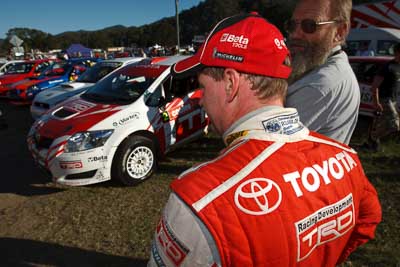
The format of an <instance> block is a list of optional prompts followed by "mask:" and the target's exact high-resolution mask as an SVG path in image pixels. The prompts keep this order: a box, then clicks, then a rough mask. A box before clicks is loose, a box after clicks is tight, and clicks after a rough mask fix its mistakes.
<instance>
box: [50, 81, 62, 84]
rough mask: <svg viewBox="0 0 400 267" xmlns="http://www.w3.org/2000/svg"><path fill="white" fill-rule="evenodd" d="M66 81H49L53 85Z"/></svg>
mask: <svg viewBox="0 0 400 267" xmlns="http://www.w3.org/2000/svg"><path fill="white" fill-rule="evenodd" d="M63 81H64V80H54V81H49V84H53V83H59V82H63Z"/></svg>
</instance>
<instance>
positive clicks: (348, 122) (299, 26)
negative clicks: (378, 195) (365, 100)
mask: <svg viewBox="0 0 400 267" xmlns="http://www.w3.org/2000/svg"><path fill="white" fill-rule="evenodd" d="M351 8H352V2H351V0H335V1H333V0H301V1H298V3H297V6H296V8H295V10H294V12H293V16H292V18H291V19H290V20H289V21H288V22H287V23H286V25H285V26H286V31H287V32H288V47H289V50H290V52H291V55H292V68H293V71H292V74H291V76H290V79H289V84H290V86H289V89H288V96H287V98H286V105H287V106H288V107H295V108H296V109H297V110H298V112H299V114H300V118H301V120H302V122H303V123H304V124H305V125H306V126H307V127H309V128H310V129H311V130H313V131H317V132H319V133H321V134H324V135H326V136H329V137H331V138H333V139H335V140H338V141H340V142H343V143H346V144H348V143H349V142H350V138H351V135H352V133H353V131H354V128H355V126H356V123H357V117H358V107H359V104H360V89H359V86H358V83H357V79H356V77H355V75H354V72H353V70H352V69H351V67H350V64H349V62H348V57H347V55H346V53H345V52H344V51H342V50H341V45H342V44H344V42H345V39H346V36H347V34H348V31H349V27H350V13H351Z"/></svg>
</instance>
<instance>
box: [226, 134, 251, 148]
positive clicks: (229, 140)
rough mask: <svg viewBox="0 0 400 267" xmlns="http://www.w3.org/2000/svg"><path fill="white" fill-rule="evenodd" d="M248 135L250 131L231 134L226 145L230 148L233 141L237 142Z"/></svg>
mask: <svg viewBox="0 0 400 267" xmlns="http://www.w3.org/2000/svg"><path fill="white" fill-rule="evenodd" d="M248 133H249V131H240V132H236V133H233V134H230V135H228V136H227V137H226V138H225V143H226V144H228V146H229V145H230V144H231V143H232V142H233V141H235V140H236V139H238V138H239V137H242V136H246V135H247V134H248Z"/></svg>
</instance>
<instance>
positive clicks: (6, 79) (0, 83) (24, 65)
mask: <svg viewBox="0 0 400 267" xmlns="http://www.w3.org/2000/svg"><path fill="white" fill-rule="evenodd" d="M53 61H54V60H50V59H39V60H27V61H24V62H20V63H17V64H15V65H14V66H12V67H11V68H10V69H8V70H7V72H6V73H5V74H4V75H2V76H0V97H6V95H7V92H8V91H9V85H11V84H13V83H15V82H18V81H21V80H24V79H27V78H30V77H37V76H39V75H40V73H41V72H42V71H43V70H44V69H45V68H47V67H48V66H49V65H50V64H51V63H52V62H53Z"/></svg>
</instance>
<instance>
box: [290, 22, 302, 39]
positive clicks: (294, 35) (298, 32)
mask: <svg viewBox="0 0 400 267" xmlns="http://www.w3.org/2000/svg"><path fill="white" fill-rule="evenodd" d="M303 35H304V32H303V30H302V29H301V25H300V24H296V26H295V28H294V30H293V31H292V32H290V33H289V39H304V36H303Z"/></svg>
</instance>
